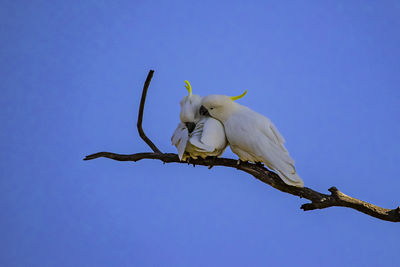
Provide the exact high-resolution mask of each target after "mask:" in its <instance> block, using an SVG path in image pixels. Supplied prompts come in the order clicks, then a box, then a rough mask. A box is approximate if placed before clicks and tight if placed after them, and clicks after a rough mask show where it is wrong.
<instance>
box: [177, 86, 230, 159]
mask: <svg viewBox="0 0 400 267" xmlns="http://www.w3.org/2000/svg"><path fill="white" fill-rule="evenodd" d="M185 83H186V85H185V87H186V89H187V90H188V91H189V95H188V96H185V97H183V99H182V100H181V102H180V105H181V111H180V120H181V122H180V123H179V124H178V127H177V128H176V129H175V131H174V133H173V135H172V137H171V142H172V144H173V145H174V146H176V148H177V149H178V156H179V159H180V160H184V161H186V160H187V159H188V158H190V157H191V158H194V159H196V158H197V157H201V158H206V157H207V156H218V157H219V156H221V155H222V153H223V152H224V151H225V149H226V146H227V144H228V143H227V140H226V137H225V131H224V127H223V125H222V124H221V123H220V122H219V121H218V120H216V119H214V118H211V117H209V116H202V115H200V113H199V111H200V106H201V97H200V96H199V95H193V94H192V87H191V86H190V83H189V82H188V81H185Z"/></svg>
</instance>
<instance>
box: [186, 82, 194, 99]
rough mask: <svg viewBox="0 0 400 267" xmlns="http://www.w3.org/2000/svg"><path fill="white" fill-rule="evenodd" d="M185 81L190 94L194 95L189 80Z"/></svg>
mask: <svg viewBox="0 0 400 267" xmlns="http://www.w3.org/2000/svg"><path fill="white" fill-rule="evenodd" d="M185 83H186V84H185V87H186V89H187V90H188V92H189V96H191V95H192V86H190V83H189V82H188V81H185Z"/></svg>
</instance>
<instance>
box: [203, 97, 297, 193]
mask: <svg viewBox="0 0 400 267" xmlns="http://www.w3.org/2000/svg"><path fill="white" fill-rule="evenodd" d="M246 93H247V91H245V92H244V93H243V94H242V95H240V96H236V97H229V96H225V95H209V96H205V97H204V98H203V99H202V102H201V104H202V106H201V108H200V114H201V115H205V116H206V115H209V116H211V117H213V118H215V119H217V120H219V121H220V122H221V123H222V124H223V125H224V128H225V134H226V137H227V139H228V143H229V145H230V147H231V149H232V152H234V153H235V154H236V155H238V156H239V159H240V160H242V161H251V162H255V163H259V162H261V163H264V164H265V165H267V166H268V168H270V169H272V170H274V171H276V172H277V174H278V175H279V177H280V178H281V179H282V180H283V181H284V182H285V183H286V184H288V185H293V186H297V187H303V186H304V183H303V180H302V179H301V178H300V177H299V176H298V175H297V173H296V169H295V167H294V160H293V159H292V158H291V157H290V155H289V153H288V151H287V150H286V148H285V146H284V143H285V139H284V138H283V137H282V135H281V134H280V133H279V131H278V129H277V128H276V127H275V126H274V124H272V122H271V121H270V120H269V119H268V118H267V117H265V116H263V115H261V114H259V113H257V112H255V111H253V110H251V109H250V108H248V107H246V106H243V105H240V104H238V103H236V102H234V101H235V100H237V99H239V98H241V97H243V96H244V95H245V94H246Z"/></svg>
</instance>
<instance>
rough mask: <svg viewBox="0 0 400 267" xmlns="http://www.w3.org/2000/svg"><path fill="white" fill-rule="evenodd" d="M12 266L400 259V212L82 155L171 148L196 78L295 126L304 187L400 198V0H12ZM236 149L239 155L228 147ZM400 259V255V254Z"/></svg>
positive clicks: (285, 126) (6, 24)
mask: <svg viewBox="0 0 400 267" xmlns="http://www.w3.org/2000/svg"><path fill="white" fill-rule="evenodd" d="M0 5H1V6H0V20H1V26H0V41H1V42H0V43H1V49H0V61H1V64H0V73H1V79H0V87H1V93H2V97H1V98H0V105H1V109H0V119H1V125H2V126H1V130H0V150H1V153H0V174H1V176H0V178H1V179H0V207H1V220H0V236H1V239H0V265H1V266H40V267H42V266H96V267H98V266H294V265H295V266H396V263H397V264H398V260H399V259H398V253H399V237H400V224H395V223H390V222H385V221H380V220H377V219H375V218H372V217H369V216H367V215H364V214H361V213H358V212H356V211H354V210H350V209H345V208H330V209H326V210H319V211H310V212H303V211H302V210H300V209H299V208H300V206H301V204H302V203H305V200H303V199H299V198H297V197H294V196H291V195H287V194H284V193H282V192H279V191H277V190H275V189H273V188H271V187H269V186H267V185H264V184H262V183H260V182H259V181H257V180H255V179H254V178H252V177H251V176H249V175H247V174H246V173H242V172H239V171H237V170H233V169H227V168H218V167H215V168H213V169H212V170H208V169H207V168H206V167H196V168H193V167H192V166H187V165H181V164H168V165H163V164H162V163H160V162H159V161H151V160H146V161H142V162H138V163H130V162H116V161H111V160H107V159H97V160H94V161H89V162H84V161H82V158H83V157H84V156H85V155H87V154H90V153H94V152H98V151H112V152H117V153H135V152H145V151H149V148H148V147H147V146H146V145H145V144H144V143H143V142H142V141H141V140H140V139H139V136H138V134H137V132H136V118H137V109H138V103H139V99H140V93H141V89H142V85H143V82H144V80H145V78H146V75H147V73H148V71H149V69H151V68H152V69H154V70H155V75H154V78H153V81H152V83H151V86H150V89H149V93H148V101H147V105H146V110H145V117H144V120H145V121H144V125H143V126H144V128H145V131H146V132H147V134H148V136H149V137H150V138H152V139H153V140H154V141H155V143H156V144H157V145H158V146H159V148H160V149H161V150H162V151H165V152H173V151H175V148H174V147H172V146H171V144H170V136H171V134H172V132H173V130H174V129H175V127H176V125H177V123H178V120H179V101H180V99H181V98H182V96H183V95H185V94H186V93H187V91H186V90H185V88H184V82H183V81H184V80H186V79H187V80H189V81H190V82H191V84H192V87H193V90H194V92H195V93H197V94H200V95H207V94H215V93H218V94H229V95H237V94H239V93H241V92H242V91H243V90H244V89H247V90H248V94H247V96H246V97H245V98H243V99H242V100H240V103H242V104H245V105H248V106H250V107H252V108H253V109H254V110H256V111H258V112H260V113H262V114H264V115H266V116H268V117H270V118H271V120H272V121H273V122H274V123H275V124H276V125H277V127H278V128H279V130H280V131H281V132H282V134H283V135H284V137H285V138H286V140H287V147H288V149H289V151H290V153H291V155H292V156H293V158H294V159H295V160H296V166H297V170H298V172H299V174H300V176H301V177H302V178H303V180H304V182H305V184H306V186H308V187H311V188H313V189H315V190H319V191H322V192H327V189H328V188H329V187H330V186H337V187H338V188H339V189H340V190H342V191H343V192H344V193H347V194H350V195H352V196H354V197H358V198H360V199H362V200H365V201H369V202H372V203H375V204H377V205H380V206H383V207H387V208H394V207H396V206H398V205H400V195H399V191H400V177H399V171H398V167H399V160H400V152H399V151H400V143H399V137H400V123H399V116H400V90H399V86H400V64H399V62H400V34H399V29H400V2H399V1H384V2H378V1H344V0H342V1H341V0H338V1H323V3H322V2H321V1H174V0H170V1H99V0H96V1H94V0H93V1H36V0H33V1H15V0H14V1H11V0H5V1H2V2H1V4H0ZM225 156H226V157H234V158H236V156H235V155H234V154H232V152H230V151H227V152H226V153H225ZM397 266H398V265H397Z"/></svg>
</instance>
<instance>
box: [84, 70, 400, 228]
mask: <svg viewBox="0 0 400 267" xmlns="http://www.w3.org/2000/svg"><path fill="white" fill-rule="evenodd" d="M153 73H154V71H153V70H151V71H150V72H149V74H148V76H147V79H146V82H145V84H144V87H143V93H142V99H141V101H140V108H139V117H138V124H137V125H138V131H139V134H140V137H141V138H142V139H143V140H144V141H145V142H146V143H147V144H148V145H149V146H150V148H151V149H152V150H153V151H154V153H136V154H131V155H121V154H116V153H111V152H99V153H95V154H91V155H88V156H86V157H85V158H84V160H92V159H96V158H100V157H104V158H109V159H113V160H118V161H134V162H136V161H139V160H142V159H157V160H161V161H162V162H163V163H183V164H188V162H183V161H180V160H179V158H178V155H177V154H174V153H162V152H161V151H160V150H159V149H158V148H157V147H156V146H155V145H154V144H153V142H151V141H150V139H148V138H147V136H146V135H145V134H144V132H143V129H142V118H143V109H144V103H145V99H146V93H147V89H148V87H149V84H150V80H151V78H152V76H153ZM190 164H193V166H195V165H202V166H208V167H209V168H211V167H213V166H224V167H230V168H235V169H238V170H241V171H244V172H246V173H248V174H250V175H252V176H253V177H255V178H256V179H258V180H260V181H261V182H263V183H265V184H268V185H270V186H272V187H274V188H276V189H278V190H280V191H282V192H285V193H288V194H292V195H295V196H299V197H301V198H306V199H308V200H310V201H311V203H306V204H303V205H302V206H301V208H302V209H303V210H304V211H308V210H315V209H325V208H329V207H347V208H351V209H355V210H358V211H360V212H362V213H365V214H368V215H370V216H372V217H375V218H378V219H381V220H385V221H391V222H400V206H399V207H397V208H395V209H385V208H381V207H378V206H376V205H373V204H371V203H368V202H364V201H362V200H359V199H356V198H353V197H350V196H347V195H345V194H343V193H342V192H340V191H339V190H338V189H337V188H336V187H331V188H330V189H329V191H330V192H331V194H329V195H327V194H323V193H319V192H317V191H314V190H312V189H311V188H308V187H303V188H300V187H295V186H290V185H287V184H285V183H284V182H283V181H282V180H281V179H280V178H279V176H278V175H277V174H275V173H274V172H272V171H269V170H268V169H266V168H265V167H263V166H261V165H259V164H253V163H249V162H241V163H240V164H239V165H238V164H237V160H234V159H228V158H214V157H211V158H206V159H201V158H198V159H190Z"/></svg>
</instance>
